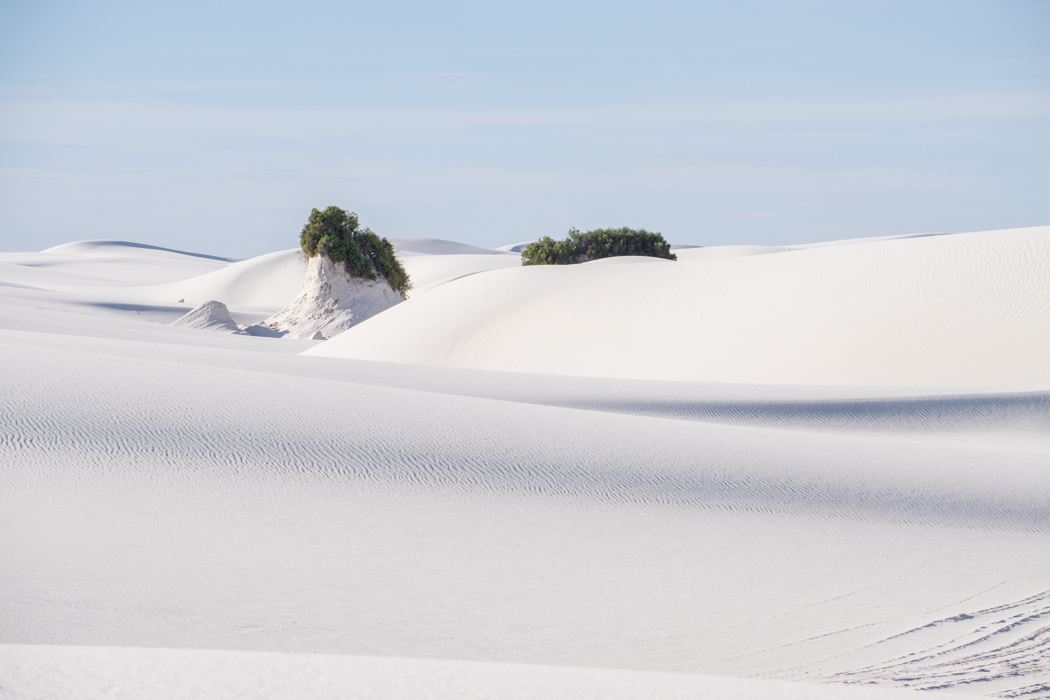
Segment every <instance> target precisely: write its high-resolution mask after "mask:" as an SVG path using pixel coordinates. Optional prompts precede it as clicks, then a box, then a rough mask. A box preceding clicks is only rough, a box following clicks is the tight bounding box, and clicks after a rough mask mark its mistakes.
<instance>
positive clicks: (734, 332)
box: [307, 227, 1050, 387]
mask: <svg viewBox="0 0 1050 700" xmlns="http://www.w3.org/2000/svg"><path fill="white" fill-rule="evenodd" d="M1048 279H1050V227H1039V228H1029V229H1013V230H1006V231H989V232H980V233H966V234H954V235H942V236H927V237H911V238H901V239H881V240H872V241H866V242H859V243H852V244H850V245H826V246H819V247H811V248H806V249H796V250H790V251H786V252H776V253H769V254H765V255H748V256H736V257H729V258H714V259H694V260H682V261H679V262H676V263H673V264H660V265H578V266H551V267H527V268H520V269H508V270H499V271H494V272H491V273H488V274H485V275H476V276H472V277H468V278H466V279H462V280H457V281H455V282H452V283H450V284H446V285H444V286H442V287H440V288H438V289H435V290H433V291H432V292H430V293H428V294H425V295H421V296H419V297H418V298H415V299H411V300H409V301H408V302H407V303H405V304H401V305H399V306H397V307H395V308H393V309H391V310H390V311H388V312H386V313H384V314H382V315H381V316H378V317H376V318H374V319H371V320H369V321H368V322H366V323H364V324H362V325H360V326H358V327H356V328H354V329H352V330H351V331H349V332H347V333H344V334H343V335H341V336H339V337H338V338H335V339H333V340H331V341H329V342H327V343H325V344H323V345H321V346H318V347H317V348H313V349H311V350H309V351H307V352H308V354H311V355H316V356H326V357H342V358H355V359H365V360H382V361H391V362H406V363H419V364H430V365H448V366H457V367H473V368H482V369H498V370H509V371H520V372H543V373H554V374H574V375H589V376H607V377H621V378H641V379H684V380H691V381H710V382H746V383H769V384H815V385H829V384H839V385H884V386H885V385H899V386H936V385H942V386H974V387H978V386H1026V385H1033V384H1045V383H1048V382H1050V284H1048V283H1047V280H1048Z"/></svg>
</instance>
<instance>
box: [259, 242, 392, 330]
mask: <svg viewBox="0 0 1050 700" xmlns="http://www.w3.org/2000/svg"><path fill="white" fill-rule="evenodd" d="M404 300H405V295H404V294H402V293H401V292H396V291H394V290H393V289H391V287H390V284H389V283H388V282H387V281H386V280H385V279H384V278H383V277H382V275H379V276H378V278H377V279H376V280H368V279H364V278H361V277H353V276H351V275H350V274H349V273H348V272H347V270H346V266H345V265H344V264H343V263H333V262H332V261H331V260H330V259H329V258H328V257H327V256H325V255H315V256H313V257H311V258H309V259H308V261H307V267H306V279H305V280H304V281H303V289H302V291H301V292H300V293H299V296H297V297H296V298H295V300H294V301H292V303H291V304H289V305H288V306H286V307H284V308H283V309H281V310H280V311H278V312H277V313H276V314H274V315H273V316H271V317H270V318H268V319H266V320H265V321H263V324H262V325H264V326H266V327H268V328H269V329H270V330H272V331H274V332H283V334H285V335H287V336H288V337H289V338H308V339H313V340H325V339H327V338H331V337H332V336H335V335H338V334H339V333H342V332H343V331H345V330H346V329H347V328H349V327H350V326H353V325H355V324H357V323H360V322H361V321H364V320H365V319H368V318H371V317H372V316H375V315H376V314H378V313H379V312H381V311H385V310H387V309H389V308H390V307H391V306H394V305H395V304H399V303H401V302H402V301H404Z"/></svg>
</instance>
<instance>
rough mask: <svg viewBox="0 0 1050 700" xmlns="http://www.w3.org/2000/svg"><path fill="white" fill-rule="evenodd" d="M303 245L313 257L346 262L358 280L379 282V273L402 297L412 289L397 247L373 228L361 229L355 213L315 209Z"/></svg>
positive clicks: (307, 226) (335, 209) (301, 240)
mask: <svg viewBox="0 0 1050 700" xmlns="http://www.w3.org/2000/svg"><path fill="white" fill-rule="evenodd" d="M299 245H301V246H302V248H303V252H304V253H306V254H307V256H309V257H311V258H312V257H314V256H315V255H317V254H318V253H322V254H324V255H326V256H328V259H329V260H331V261H332V262H334V263H339V262H341V263H345V264H346V270H347V272H349V273H350V274H351V275H353V276H355V277H364V278H365V279H369V280H375V279H376V275H377V274H378V275H382V276H383V277H384V278H385V279H386V281H387V282H389V283H390V287H391V289H393V290H394V291H396V292H401V293H402V294H404V293H405V292H407V291H408V290H410V289H411V288H412V282H411V281H410V280H409V278H408V273H407V272H405V268H404V267H402V265H401V262H400V261H399V260H398V259H397V256H396V255H395V254H394V246H393V245H391V244H390V241H388V240H387V239H385V238H380V237H379V236H377V235H376V234H374V233H372V230H371V229H368V228H361V225H360V223H359V222H358V220H357V214H355V213H353V212H350V213H349V214H348V213H346V212H345V211H343V210H342V209H340V208H339V207H328V208H327V209H325V210H324V211H318V210H317V209H314V210H313V211H311V212H310V220H309V221H308V222H307V224H306V226H303V232H302V233H301V234H300V235H299Z"/></svg>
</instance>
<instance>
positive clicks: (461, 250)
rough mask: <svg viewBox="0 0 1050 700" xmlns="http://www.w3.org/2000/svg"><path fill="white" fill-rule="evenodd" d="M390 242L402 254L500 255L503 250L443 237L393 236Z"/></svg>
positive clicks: (399, 254)
mask: <svg viewBox="0 0 1050 700" xmlns="http://www.w3.org/2000/svg"><path fill="white" fill-rule="evenodd" d="M389 240H390V243H391V244H393V246H394V249H395V250H397V254H398V256H399V257H400V256H402V255H499V254H500V253H501V251H499V250H493V249H492V248H481V247H479V246H476V245H470V244H469V243H457V242H456V241H446V240H445V239H443V238H391V239H389Z"/></svg>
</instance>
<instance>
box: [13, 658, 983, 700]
mask: <svg viewBox="0 0 1050 700" xmlns="http://www.w3.org/2000/svg"><path fill="white" fill-rule="evenodd" d="M0 674H2V675H3V677H4V685H5V689H6V690H7V691H8V692H9V693H13V696H14V697H42V696H46V697H77V698H80V699H81V700H95V699H98V700H102V699H106V700H116V699H117V698H127V699H128V700H139V699H140V698H142V697H147V696H153V697H156V696H158V695H161V694H162V695H163V696H164V697H165V698H168V700H181V699H183V698H185V699H189V698H201V697H224V698H230V697H245V698H272V699H273V700H278V699H281V698H289V699H298V698H307V697H308V698H313V699H314V700H323V699H324V698H333V699H336V698H337V699H339V700H342V699H343V698H348V697H350V698H375V699H376V700H380V699H381V700H421V699H422V698H427V699H428V700H444V699H445V698H447V699H448V700H472V699H473V698H477V699H478V700H488V699H490V698H508V699H515V698H549V699H550V700H558V699H559V698H564V699H573V700H575V699H578V698H603V699H606V700H615V699H616V698H624V699H625V700H636V699H637V698H652V697H659V698H666V699H667V700H673V699H674V698H688V699H689V700H697V699H704V698H710V699H712V700H715V699H718V698H727V697H731V698H739V699H740V700H774V699H776V700H838V699H840V698H841V699H843V700H914V698H915V694H914V693H910V692H904V691H899V690H886V689H874V688H843V687H828V686H817V685H803V684H800V683H784V682H778V681H760V680H752V679H745V678H722V677H718V676H699V675H692V674H671V673H645V672H639V671H620V670H610V669H582V668H566V667H557V666H535V665H530V666H526V665H523V664H494V663H487V664H483V663H477V662H470V661H437V660H430V659H398V658H380V657H354V656H337V655H332V654H324V655H321V654H276V653H267V652H243V651H241V652H238V651H214V650H188V649H114V648H106V647H101V648H100V647H49V646H0ZM938 697H939V698H949V697H956V698H958V697H962V696H957V695H953V696H948V695H938Z"/></svg>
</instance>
